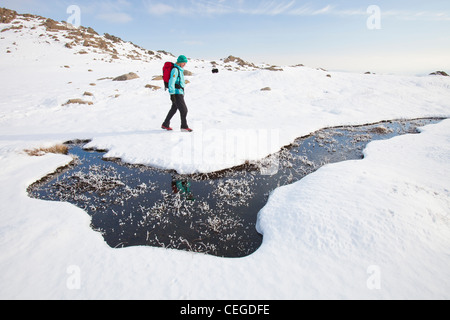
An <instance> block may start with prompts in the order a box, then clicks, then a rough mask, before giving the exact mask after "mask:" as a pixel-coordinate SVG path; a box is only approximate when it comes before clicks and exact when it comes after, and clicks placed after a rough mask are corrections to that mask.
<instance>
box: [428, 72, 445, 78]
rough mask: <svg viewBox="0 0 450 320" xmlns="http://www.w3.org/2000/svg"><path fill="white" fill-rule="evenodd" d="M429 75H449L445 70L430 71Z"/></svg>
mask: <svg viewBox="0 0 450 320" xmlns="http://www.w3.org/2000/svg"><path fill="white" fill-rule="evenodd" d="M430 76H444V77H448V76H449V75H448V74H447V73H446V72H445V71H436V72H432V73H430Z"/></svg>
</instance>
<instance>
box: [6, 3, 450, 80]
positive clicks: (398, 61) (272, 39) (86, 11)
mask: <svg viewBox="0 0 450 320" xmlns="http://www.w3.org/2000/svg"><path fill="white" fill-rule="evenodd" d="M70 5H77V6H79V7H80V9H81V11H80V12H81V16H80V17H81V25H83V26H86V27H92V28H94V29H95V30H97V32H99V33H105V32H107V33H110V34H113V35H116V36H119V37H120V38H122V39H123V40H126V41H132V42H134V43H136V44H138V45H140V46H142V47H144V48H146V49H150V50H166V51H169V52H172V53H174V54H175V55H179V54H185V55H187V56H188V57H192V58H204V59H220V58H225V57H227V56H228V55H230V54H233V55H235V56H239V57H242V58H244V59H246V60H249V61H252V62H256V63H260V62H266V63H270V64H277V65H291V64H298V63H303V64H305V65H308V66H311V67H323V68H326V69H329V70H345V71H358V72H360V71H361V72H362V71H373V72H380V73H381V72H383V73H403V74H423V73H429V72H431V71H436V70H446V71H447V72H450V59H449V57H450V1H448V0H429V1H423V0H421V1H418V0H397V1H393V0H391V1H387V0H381V1H380V0H368V1H366V0H327V1H324V0H318V1H301V0H281V1H272V0H262V1H253V0H165V1H163V0H137V1H132V0H101V1H87V0H79V1H76V0H61V1H56V0H45V1H44V0H0V7H7V8H10V9H14V10H16V11H18V12H19V13H34V14H39V15H42V16H46V17H50V18H53V19H55V20H68V18H69V16H70V14H68V13H67V8H68V7H69V6H70ZM373 5H375V6H377V8H379V9H380V11H379V13H380V14H379V15H374V14H376V12H374V11H369V12H368V8H369V7H370V6H373ZM368 21H369V22H370V23H371V24H370V25H371V26H375V28H369V27H368Z"/></svg>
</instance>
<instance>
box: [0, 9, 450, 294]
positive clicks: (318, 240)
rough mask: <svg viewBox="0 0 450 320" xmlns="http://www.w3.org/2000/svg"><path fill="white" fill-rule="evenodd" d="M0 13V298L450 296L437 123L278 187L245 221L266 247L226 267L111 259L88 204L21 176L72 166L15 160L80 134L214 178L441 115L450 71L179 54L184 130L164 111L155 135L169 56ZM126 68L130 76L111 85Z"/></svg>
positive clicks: (149, 252)
mask: <svg viewBox="0 0 450 320" xmlns="http://www.w3.org/2000/svg"><path fill="white" fill-rule="evenodd" d="M0 12H1V14H2V16H1V20H0V72H1V74H2V77H1V78H0V88H1V91H0V166H1V167H2V171H1V173H0V239H1V240H0V241H1V242H0V243H1V247H2V251H1V253H0V283H1V284H2V285H1V289H0V297H1V298H53V299H59V298H65V299H71V298H77V299H85V298H99V299H102V298H139V299H142V298H152V299H182V298H187V299H203V298H207V299H265V298H269V299H279V298H280V299H297V298H338V299H340V298H343V299H347V298H367V299H380V298H384V299H392V298H400V299H402V298H419V299H420V298H438V299H448V298H449V297H450V271H449V268H448V265H449V264H450V258H449V257H450V224H449V218H450V216H449V215H450V188H449V187H450V186H449V183H448V181H450V167H449V163H450V161H449V160H450V122H449V120H444V121H443V122H442V123H439V124H437V125H432V126H429V127H426V128H424V129H423V132H422V133H421V134H420V135H414V136H412V135H410V136H403V137H398V138H395V139H392V140H390V141H384V142H377V143H372V144H370V145H369V147H368V149H367V150H366V151H365V154H366V158H365V159H364V160H361V161H352V162H345V163H341V164H337V165H329V166H325V167H324V168H322V169H321V170H319V171H318V172H316V173H314V174H312V175H310V176H308V177H307V178H305V179H304V180H302V181H300V182H298V183H295V184H293V185H290V186H286V187H283V188H280V189H277V190H276V191H275V192H274V193H273V194H272V196H271V197H270V199H269V202H268V204H267V206H266V207H265V208H264V209H263V210H262V211H261V212H260V215H259V219H258V230H259V231H260V232H261V233H263V236H264V242H263V245H262V247H261V248H260V249H259V250H258V251H257V252H256V253H255V254H253V255H251V256H249V257H246V258H242V259H236V260H232V259H220V258H215V257H210V256H205V255H201V254H191V253H186V252H178V251H171V250H164V249H157V248H151V247H136V248H128V249H120V250H114V249H111V248H110V247H108V246H107V245H106V244H105V242H104V241H103V238H102V237H101V235H100V234H98V233H95V232H93V231H92V230H91V228H90V218H89V216H88V215H87V214H86V213H85V212H84V211H82V210H80V209H78V208H76V207H74V206H72V205H69V204H65V203H47V202H44V201H37V200H33V199H30V198H28V197H27V194H26V189H27V187H28V186H29V185H30V184H31V183H33V182H35V181H36V180H38V179H40V178H42V177H43V176H45V175H47V174H49V173H51V172H53V171H54V170H55V169H57V168H58V167H60V166H63V165H66V164H67V163H69V162H70V161H71V160H72V158H71V157H70V156H64V155H55V154H47V155H45V156H43V157H30V156H29V155H27V154H26V153H25V152H24V150H25V149H34V148H40V147H50V146H53V145H55V144H58V143H63V142H65V141H68V140H74V139H90V140H92V141H91V142H90V143H89V144H88V146H87V147H90V148H97V149H102V150H108V153H107V154H106V155H105V156H106V157H109V158H121V159H122V160H123V161H125V162H128V163H137V164H144V165H150V166H154V167H158V168H164V169H173V170H176V171H177V172H178V173H194V172H214V171H218V170H222V169H226V168H230V167H233V166H237V165H241V164H243V163H245V162H246V161H252V160H259V159H262V158H264V157H266V156H267V155H269V154H272V153H274V152H277V151H278V150H279V149H280V148H282V147H283V146H285V145H288V144H290V143H292V142H293V141H294V140H295V139H296V138H298V137H301V136H305V135H308V134H310V133H312V132H314V131H316V130H318V129H321V128H325V127H330V126H337V125H358V124H365V123H374V122H378V121H382V120H392V119H400V118H401V119H412V118H421V117H444V118H447V117H449V116H450V78H449V77H445V76H440V75H433V76H423V77H407V76H393V75H375V74H352V73H344V72H331V71H324V70H321V69H314V68H309V67H304V66H295V67H294V66H282V67H277V66H268V65H255V64H253V63H251V62H245V61H242V60H241V59H239V58H236V57H233V56H230V57H228V58H225V59H218V60H216V61H204V60H190V61H189V63H188V65H187V66H186V69H187V70H188V71H189V72H190V73H187V76H186V79H187V80H189V84H188V86H187V92H186V103H187V106H188V108H189V114H188V121H189V124H190V126H191V127H192V128H193V129H194V133H193V134H186V133H182V132H180V131H179V126H180V120H179V118H178V115H176V116H175V117H174V119H173V122H172V127H173V128H174V129H175V130H174V132H171V133H167V132H164V131H162V130H161V129H160V126H161V124H162V122H163V120H164V118H165V116H166V114H167V112H168V111H169V108H170V100H169V96H168V93H167V92H165V91H164V90H163V89H161V87H163V86H164V85H163V83H162V81H161V80H159V79H160V78H161V74H162V67H163V64H164V62H165V61H175V59H176V58H175V57H174V55H175V56H177V55H179V54H183V52H179V53H174V55H172V54H170V53H167V52H164V51H152V50H147V49H143V48H140V47H138V46H136V45H134V44H132V43H129V42H126V41H123V40H121V39H118V38H116V37H114V36H111V35H98V34H97V33H96V32H95V31H94V30H92V29H90V28H80V29H73V28H71V27H70V26H68V25H67V24H65V23H59V22H55V21H52V20H49V19H46V18H43V17H38V16H33V15H20V14H17V13H14V12H11V11H7V10H1V11H0ZM213 68H217V69H219V73H217V74H213V73H212V72H211V70H212V69H213ZM431 71H434V70H430V72H431ZM129 73H134V74H136V75H137V76H138V77H137V78H135V79H132V80H126V81H114V79H115V78H116V77H119V76H121V75H125V74H129ZM158 87H159V88H158ZM263 89H264V90H263ZM374 266H375V268H372V269H371V267H374ZM73 270H75V271H76V272H75V273H74V272H73ZM124 270H126V272H125V271H124ZM368 270H372V271H373V270H375V271H376V272H375V275H376V274H377V272H379V273H380V275H381V288H376V289H373V288H371V286H370V285H368V282H367V281H368V280H367V279H368V278H370V276H371V275H373V272H372V271H371V272H369V273H368ZM74 274H75V275H79V280H80V285H79V286H75V287H76V288H75V289H74V288H73V287H72V286H70V285H69V281H70V280H71V279H73V278H72V276H73V275H74Z"/></svg>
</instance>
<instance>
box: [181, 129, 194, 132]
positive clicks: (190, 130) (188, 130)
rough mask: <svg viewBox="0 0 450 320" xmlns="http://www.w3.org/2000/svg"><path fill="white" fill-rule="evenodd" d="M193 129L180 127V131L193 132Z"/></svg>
mask: <svg viewBox="0 0 450 320" xmlns="http://www.w3.org/2000/svg"><path fill="white" fill-rule="evenodd" d="M193 131H194V130H192V129H189V128H185V129H181V132H193Z"/></svg>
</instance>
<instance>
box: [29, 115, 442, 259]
mask: <svg viewBox="0 0 450 320" xmlns="http://www.w3.org/2000/svg"><path fill="white" fill-rule="evenodd" d="M440 120H442V119H420V120H409V121H388V122H382V123H378V124H372V125H364V126H356V127H336V128H328V129H323V130H320V131H317V132H315V133H314V134H312V135H310V136H307V137H303V138H299V139H297V140H295V142H294V143H293V144H291V145H290V146H287V147H285V148H283V149H282V150H281V151H280V152H278V153H277V154H274V155H271V156H269V157H267V158H266V159H263V160H261V161H259V162H255V163H250V164H246V165H243V166H240V167H236V168H232V169H229V170H224V171H221V172H216V173H211V174H195V175H178V174H177V173H175V172H172V171H164V170H159V169H154V168H150V167H146V166H141V165H129V164H125V163H121V162H120V160H111V159H110V160H108V161H105V160H104V159H103V155H104V153H102V152H96V151H88V150H84V149H83V145H84V144H85V143H86V141H84V142H81V141H78V142H76V141H75V142H70V143H68V144H69V145H70V153H71V154H72V155H74V156H75V160H74V162H73V163H72V164H71V165H70V166H68V167H67V168H64V169H63V170H59V171H60V172H59V173H55V174H54V175H51V176H48V177H46V178H44V179H43V180H41V181H39V182H37V183H35V184H33V185H32V186H30V188H29V190H28V192H29V195H30V197H33V198H38V199H43V200H52V201H66V202H70V203H72V204H74V205H76V206H78V207H80V208H82V209H84V210H85V211H86V212H88V213H89V214H90V215H91V216H92V228H93V229H94V230H96V231H98V232H101V233H102V235H103V237H104V239H105V241H106V242H107V243H108V244H109V245H110V246H111V247H113V248H121V247H129V246H156V247H165V248H172V249H179V250H187V251H195V252H203V253H207V254H211V255H215V256H221V257H244V256H247V255H249V254H251V253H253V252H255V251H256V250H257V249H258V248H259V246H260V245H261V243H262V236H261V235H260V234H259V233H258V232H257V231H256V220H257V215H258V212H259V211H260V210H261V209H262V208H263V207H264V205H265V204H266V202H267V200H268V197H269V194H270V192H271V191H273V190H275V189H276V188H277V187H280V186H283V185H287V184H291V183H294V182H296V181H298V180H300V179H302V178H303V177H305V176H306V175H308V174H310V173H312V172H314V171H316V170H317V169H319V168H320V167H321V166H323V165H324V164H327V163H335V162H340V161H345V160H355V159H362V158H363V153H362V151H363V149H364V148H365V147H366V145H367V144H368V143H369V142H371V141H374V140H380V139H389V138H392V137H394V136H398V135H402V134H411V133H418V131H417V128H418V127H421V126H424V125H427V124H432V123H437V122H439V121H440Z"/></svg>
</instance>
